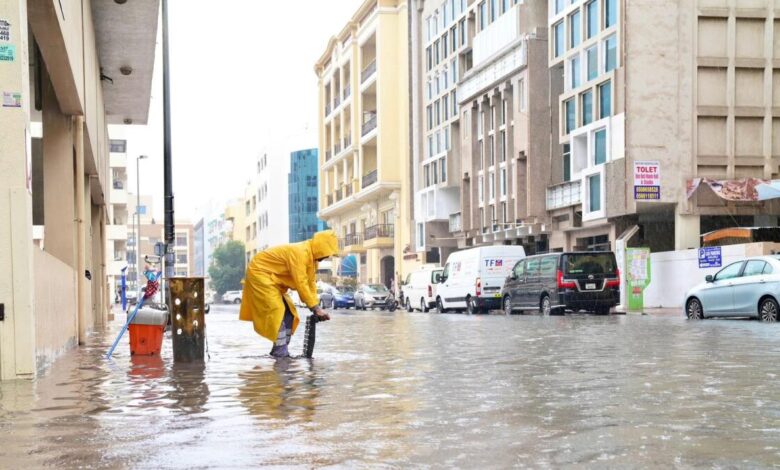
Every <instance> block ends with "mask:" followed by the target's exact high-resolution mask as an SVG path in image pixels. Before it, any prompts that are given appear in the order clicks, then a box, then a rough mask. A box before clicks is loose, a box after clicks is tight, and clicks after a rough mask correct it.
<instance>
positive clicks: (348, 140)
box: [344, 135, 352, 150]
mask: <svg viewBox="0 0 780 470" xmlns="http://www.w3.org/2000/svg"><path fill="white" fill-rule="evenodd" d="M350 145H352V136H351V135H348V136H346V137H344V150H346V149H348V148H349V146H350Z"/></svg>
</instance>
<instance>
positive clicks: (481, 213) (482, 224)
mask: <svg viewBox="0 0 780 470" xmlns="http://www.w3.org/2000/svg"><path fill="white" fill-rule="evenodd" d="M479 226H480V227H482V231H483V232H484V231H485V209H483V208H482V207H480V208H479Z"/></svg>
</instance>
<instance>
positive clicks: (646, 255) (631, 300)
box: [625, 248, 650, 313]
mask: <svg viewBox="0 0 780 470" xmlns="http://www.w3.org/2000/svg"><path fill="white" fill-rule="evenodd" d="M625 272H626V288H627V290H628V292H627V297H628V311H629V312H636V313H641V312H642V310H644V308H645V288H647V286H648V285H650V248H626V271H625Z"/></svg>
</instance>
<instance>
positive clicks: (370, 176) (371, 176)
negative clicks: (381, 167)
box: [362, 170, 377, 188]
mask: <svg viewBox="0 0 780 470" xmlns="http://www.w3.org/2000/svg"><path fill="white" fill-rule="evenodd" d="M376 177H377V172H376V170H374V171H370V172H368V173H366V174H365V175H363V186H362V187H363V188H367V187H368V186H371V185H372V184H374V183H376Z"/></svg>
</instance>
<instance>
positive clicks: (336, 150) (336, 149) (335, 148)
mask: <svg viewBox="0 0 780 470" xmlns="http://www.w3.org/2000/svg"><path fill="white" fill-rule="evenodd" d="M340 153H341V144H336V146H335V147H334V148H333V155H338V154H340Z"/></svg>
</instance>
